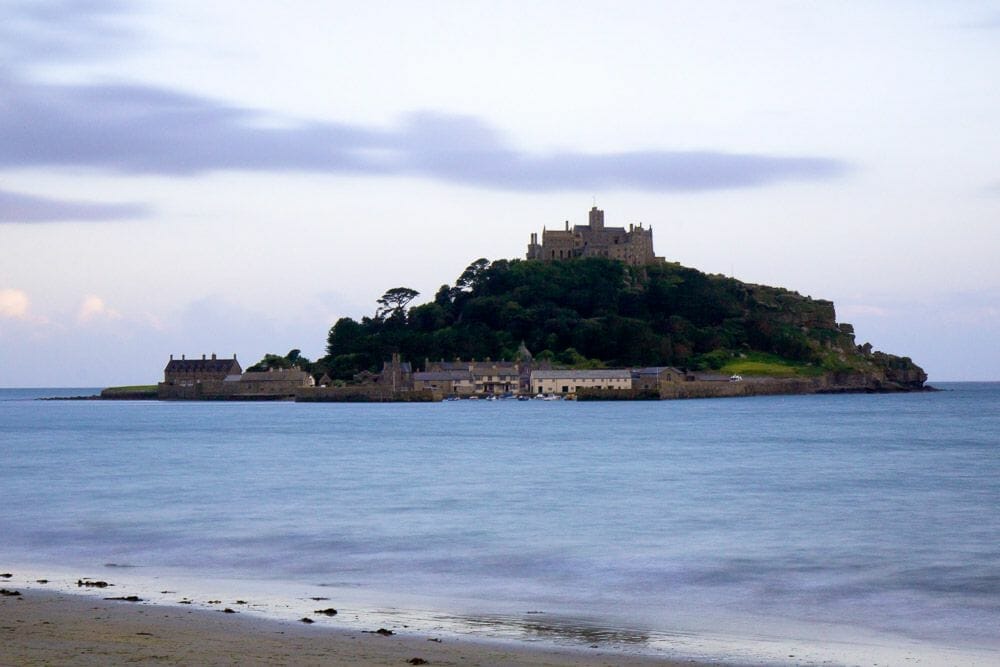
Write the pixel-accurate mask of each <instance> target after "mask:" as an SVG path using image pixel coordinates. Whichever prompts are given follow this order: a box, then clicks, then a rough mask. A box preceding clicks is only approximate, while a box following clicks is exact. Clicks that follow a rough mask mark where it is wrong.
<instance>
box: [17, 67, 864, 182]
mask: <svg viewBox="0 0 1000 667" xmlns="http://www.w3.org/2000/svg"><path fill="white" fill-rule="evenodd" d="M0 83H2V84H3V87H4V89H5V90H6V92H7V93H8V96H7V100H6V102H5V104H3V105H0V167H14V168H16V167H44V166H74V167H94V168H103V169H109V170H114V171H119V172H123V173H147V174H148V173H153V174H167V175H193V174H197V173H201V172H206V171H217V170H253V171H289V170H294V171H317V172H327V173H346V174H373V175H412V176H423V177H429V178H434V179H437V180H441V181H445V182H451V183H460V184H466V185H473V186H479V187H484V188H493V189H506V190H520V191H553V190H591V189H595V188H605V189H607V188H611V189H614V188H622V189H640V190H651V191H682V190H683V191H691V190H711V189H722V188H737V187H751V186H762V185H767V184H771V183H775V182H779V181H784V180H789V179H822V178H829V177H832V176H836V175H839V174H841V173H844V172H845V171H846V170H847V168H848V167H847V165H845V164H844V163H841V162H839V161H836V160H832V159H828V158H822V157H778V156H769V155H751V154H734V153H726V152H719V151H656V150H650V151H635V152H622V153H603V154H601V153H577V152H572V151H566V152H553V153H548V154H531V153H527V152H524V151H519V150H517V149H515V148H513V147H511V146H510V145H508V144H507V143H505V142H504V140H503V138H502V136H501V135H500V134H499V133H498V132H497V131H496V130H494V129H493V128H491V127H489V126H487V125H486V124H484V123H483V122H481V121H480V120H478V119H476V118H474V117H469V116H456V115H448V114H435V113H420V114H413V115H411V116H409V117H407V118H406V119H404V122H403V123H402V124H401V126H400V127H398V128H389V129H378V128H370V127H365V126H360V125H350V124H345V123H331V122H298V123H288V124H286V125H285V126H283V127H273V126H265V125H264V124H263V123H261V122H260V120H261V116H260V114H258V113H257V112H255V111H253V110H251V109H245V108H240V107H236V106H230V105H225V104H220V103H218V102H215V101H213V100H210V99H207V98H203V97H198V96H194V95H185V94H181V93H177V92H173V91H169V90H164V89H159V88H153V87H148V86H138V85H126V84H116V85H109V84H103V85H97V84H95V85H54V84H43V83H37V82H28V81H23V80H20V79H18V78H16V77H13V76H6V77H3V76H0Z"/></svg>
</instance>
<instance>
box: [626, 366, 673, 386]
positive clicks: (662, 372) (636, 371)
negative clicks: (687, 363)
mask: <svg viewBox="0 0 1000 667" xmlns="http://www.w3.org/2000/svg"><path fill="white" fill-rule="evenodd" d="M685 380H686V377H685V375H684V372H683V371H681V370H680V369H677V368H674V367H673V366H649V367H647V368H633V369H632V389H635V390H636V391H639V392H658V391H659V390H660V386H661V385H662V384H664V383H671V382H684V381H685Z"/></svg>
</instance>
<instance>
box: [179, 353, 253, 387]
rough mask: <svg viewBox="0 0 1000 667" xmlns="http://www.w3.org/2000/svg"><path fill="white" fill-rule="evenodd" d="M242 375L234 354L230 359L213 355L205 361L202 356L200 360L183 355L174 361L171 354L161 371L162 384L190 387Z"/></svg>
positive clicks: (241, 369)
mask: <svg viewBox="0 0 1000 667" xmlns="http://www.w3.org/2000/svg"><path fill="white" fill-rule="evenodd" d="M242 373H243V368H242V367H241V366H240V362H238V361H236V355H235V354H234V355H233V358H232V359H217V358H216V357H215V355H214V354H213V355H212V358H211V359H206V358H205V355H204V354H203V355H201V359H188V358H186V357H185V356H184V355H181V358H180V359H174V355H172V354H171V355H170V361H168V362H167V367H166V368H164V369H163V383H164V384H168V385H175V386H180V387H192V386H194V385H196V384H199V383H201V382H212V381H218V382H221V381H223V380H225V379H226V378H227V377H230V376H233V375H235V376H239V375H240V374H242Z"/></svg>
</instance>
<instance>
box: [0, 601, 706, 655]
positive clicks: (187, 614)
mask: <svg viewBox="0 0 1000 667" xmlns="http://www.w3.org/2000/svg"><path fill="white" fill-rule="evenodd" d="M3 590H4V591H5V594H4V595H2V596H0V637H2V638H3V640H2V641H0V664H17V665H33V664H46V665H114V664H124V663H131V662H154V661H155V662H157V663H159V664H199V665H230V664H244V665H254V664H272V665H273V664H294V665H306V666H308V665H331V664H334V665H341V664H342V665H369V666H384V665H405V664H428V665H476V664H478V665H501V664H502V665H512V666H518V665H523V666H524V667H542V666H551V667H561V666H569V665H583V666H585V667H586V666H595V667H596V666H598V665H622V666H624V667H641V666H646V665H661V666H666V667H670V666H676V665H681V664H684V665H696V664H698V663H695V662H693V661H689V660H674V659H666V658H659V657H655V656H648V655H629V654H627V653H622V652H618V651H611V650H608V649H606V648H576V647H553V646H550V645H545V646H541V645H533V644H532V643H530V642H515V641H504V640H485V639H481V638H456V637H454V636H448V637H444V638H443V637H441V636H439V635H435V634H433V633H427V632H424V631H417V630H414V631H408V630H407V629H406V628H405V626H404V627H403V628H402V629H395V630H391V631H387V632H379V630H380V628H372V629H371V630H357V629H349V628H347V627H340V626H337V625H336V624H335V623H333V622H330V623H326V622H313V623H304V622H301V621H300V622H287V621H281V620H276V619H272V618H266V617H261V616H257V615H254V614H249V613H242V612H240V611H238V609H234V608H233V607H225V608H221V609H218V610H209V609H203V608H183V607H181V606H179V605H164V604H150V603H148V602H146V601H137V602H135V601H133V602H130V601H128V600H127V599H114V598H116V597H117V598H127V597H129V596H119V595H118V594H117V592H116V593H109V594H108V595H106V596H103V597H96V596H92V595H79V594H74V593H69V592H59V591H48V590H44V589H41V588H27V587H19V586H13V585H7V584H5V588H4V589H3ZM103 590H104V591H105V592H107V591H108V590H109V589H103ZM14 593H17V594H16V595H15V594H14ZM224 609H230V610H231V611H230V612H229V613H227V612H225V611H224ZM705 664H707V663H705ZM712 664H716V665H718V664H723V663H717V662H713V663H712Z"/></svg>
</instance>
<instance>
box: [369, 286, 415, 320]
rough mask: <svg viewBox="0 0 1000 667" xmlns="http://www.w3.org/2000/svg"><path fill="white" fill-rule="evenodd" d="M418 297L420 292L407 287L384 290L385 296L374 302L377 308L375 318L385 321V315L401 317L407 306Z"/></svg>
mask: <svg viewBox="0 0 1000 667" xmlns="http://www.w3.org/2000/svg"><path fill="white" fill-rule="evenodd" d="M418 296H420V292H418V291H417V290H414V289H410V288H409V287H393V288H392V289H390V290H386V292H385V294H383V295H382V297H381V298H380V299H379V300H378V301H376V303H378V305H379V308H378V310H377V311H376V312H375V317H376V318H378V319H385V317H386V316H387V315H388V316H389V317H392V316H395V315H401V314H403V311H404V309H405V308H406V306H407V304H409V303H410V302H411V301H413V300H414V299H415V298H416V297H418Z"/></svg>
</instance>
